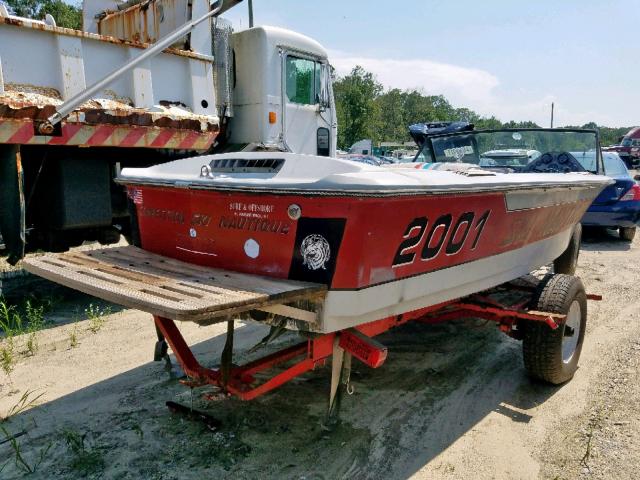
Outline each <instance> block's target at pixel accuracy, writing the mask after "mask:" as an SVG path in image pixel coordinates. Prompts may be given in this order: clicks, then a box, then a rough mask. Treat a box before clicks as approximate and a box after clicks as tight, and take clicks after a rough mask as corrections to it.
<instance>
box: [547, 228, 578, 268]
mask: <svg viewBox="0 0 640 480" xmlns="http://www.w3.org/2000/svg"><path fill="white" fill-rule="evenodd" d="M581 241H582V224H580V223H577V224H576V226H575V227H574V228H573V235H571V240H570V241H569V246H568V247H567V249H566V250H565V251H564V252H562V255H560V256H559V257H558V258H556V259H555V260H554V261H553V271H554V273H564V274H567V275H574V274H575V273H576V267H577V266H578V256H579V255H580V242H581Z"/></svg>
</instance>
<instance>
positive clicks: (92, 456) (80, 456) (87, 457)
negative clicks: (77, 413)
mask: <svg viewBox="0 0 640 480" xmlns="http://www.w3.org/2000/svg"><path fill="white" fill-rule="evenodd" d="M62 436H63V438H64V440H65V442H66V444H67V449H68V450H69V452H70V453H71V455H72V458H71V462H70V463H69V467H71V469H72V470H75V471H77V472H79V473H81V474H83V475H89V474H91V473H95V472H98V471H100V470H102V469H103V468H104V458H103V457H102V452H101V451H100V450H99V449H98V448H96V447H95V446H93V447H91V446H89V445H88V442H87V434H86V433H83V434H80V433H79V432H76V431H75V430H70V429H65V430H63V431H62Z"/></svg>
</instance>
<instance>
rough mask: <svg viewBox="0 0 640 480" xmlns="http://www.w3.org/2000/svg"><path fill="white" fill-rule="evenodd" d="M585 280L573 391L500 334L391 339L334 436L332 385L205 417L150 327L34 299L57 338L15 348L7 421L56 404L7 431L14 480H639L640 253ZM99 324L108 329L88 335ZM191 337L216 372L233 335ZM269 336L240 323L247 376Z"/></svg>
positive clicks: (198, 394) (5, 473)
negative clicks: (544, 375)
mask: <svg viewBox="0 0 640 480" xmlns="http://www.w3.org/2000/svg"><path fill="white" fill-rule="evenodd" d="M578 275H579V276H580V277H581V278H582V279H583V281H584V283H585V286H586V288H587V291H588V292H589V293H595V294H601V295H602V296H603V297H604V299H603V301H601V302H593V301H590V302H589V319H588V325H587V334H586V339H585V343H584V348H583V351H582V358H581V361H580V368H579V370H578V372H577V374H576V376H575V378H574V379H573V380H572V381H571V382H569V383H567V384H565V385H563V386H559V387H552V386H547V385H543V384H540V383H533V382H531V381H530V380H529V379H528V378H527V376H526V374H525V371H524V368H523V365H522V355H521V345H520V343H519V342H517V341H515V340H512V339H510V338H508V337H506V336H505V335H503V334H501V333H500V332H499V331H498V330H497V328H496V326H495V325H493V324H488V325H486V324H483V323H480V322H477V321H459V322H452V323H449V324H441V325H436V326H429V325H423V324H409V325H406V326H403V327H400V328H398V329H397V330H395V331H391V332H389V333H387V334H385V335H383V336H381V337H379V340H380V341H381V342H382V343H384V344H385V345H387V346H388V348H389V356H388V359H387V361H386V363H385V364H384V365H383V366H382V367H381V368H379V369H376V370H371V369H369V368H368V367H364V366H362V365H361V364H358V362H355V363H354V372H353V375H352V380H353V384H354V386H355V393H354V394H353V395H352V396H348V397H346V398H345V399H344V401H343V402H342V414H341V419H342V423H341V424H340V425H338V426H337V427H336V428H335V429H334V430H333V431H330V432H328V431H326V430H325V429H323V428H322V420H323V418H324V414H325V409H326V402H327V392H328V388H329V379H330V369H329V367H325V368H322V369H319V370H317V371H314V372H311V373H309V374H306V375H304V376H303V377H301V378H299V379H297V380H295V381H292V382H290V383H289V384H287V385H285V386H284V387H282V388H280V389H279V390H277V391H275V392H273V393H271V394H267V395H265V396H263V397H260V398H258V399H257V400H254V401H251V402H242V401H239V400H235V399H218V400H207V401H205V400H204V399H203V396H202V394H203V393H207V392H209V391H211V389H210V388H205V387H203V388H198V389H194V390H193V391H191V390H189V389H188V388H185V387H184V386H183V385H181V384H180V383H179V381H178V380H179V377H180V376H181V375H182V374H181V372H180V371H179V369H178V368H177V367H175V362H174V369H173V371H167V369H166V368H165V364H164V363H162V362H153V361H152V358H153V345H154V342H155V339H156V338H155V335H156V334H155V330H154V327H153V323H152V321H151V318H150V316H149V315H147V314H143V313H141V312H138V311H134V310H123V309H120V308H118V307H117V306H115V305H108V304H106V303H103V302H100V301H97V300H96V299H94V298H91V297H88V296H85V295H82V294H78V293H74V292H71V291H69V290H66V289H63V288H59V287H55V286H53V285H52V284H48V283H47V282H44V281H42V282H24V283H22V284H20V285H21V286H20V288H19V289H14V290H13V292H12V293H11V294H10V296H11V297H13V298H14V301H19V294H25V293H28V292H31V293H36V294H37V295H39V296H40V297H41V298H42V297H50V298H51V299H52V301H51V304H52V305H51V307H50V310H49V312H48V313H47V315H46V318H47V320H48V321H49V323H48V325H47V328H45V329H44V330H41V331H40V332H38V333H37V336H36V339H37V344H38V348H37V350H36V351H35V353H34V354H32V355H29V354H27V353H25V350H27V347H26V342H27V340H28V336H27V335H23V336H21V337H18V338H16V339H15V346H14V350H15V352H16V357H15V358H16V360H17V361H16V364H15V368H14V369H13V371H12V372H11V374H10V376H7V375H6V374H4V373H2V372H1V371H0V415H2V416H5V415H7V413H8V412H9V410H10V409H11V408H12V407H14V406H15V405H16V404H18V403H19V401H20V398H21V397H22V396H23V395H25V392H34V393H31V394H29V395H28V398H35V397H36V396H37V395H41V397H40V398H39V399H38V400H37V401H36V402H35V403H36V404H35V405H33V406H31V408H29V409H27V410H26V411H23V412H20V413H17V414H14V415H13V416H11V418H9V419H8V420H6V421H4V422H0V428H2V430H0V442H4V443H2V444H0V468H2V471H0V478H2V479H11V478H22V477H23V476H24V475H26V474H25V471H26V470H28V469H35V472H34V473H32V474H30V475H29V477H28V478H46V479H50V478H54V479H55V478H65V479H68V478H71V479H73V478H108V479H111V478H114V479H183V478H185V479H189V478H193V479H201V478H219V479H224V478H229V479H300V480H301V479H307V480H311V479H313V480H320V479H326V480H328V479H342V478H344V479H409V478H415V479H434V478H435V479H438V478H442V479H503V478H504V479H506V478H509V479H511V478H513V479H534V478H544V479H547V478H548V479H574V478H580V479H583V478H584V479H590V478H594V479H595V478H598V479H614V478H615V479H635V478H639V477H640V368H639V367H640V239H638V238H636V241H635V242H634V243H633V244H628V243H624V242H621V241H620V240H618V239H617V238H616V237H615V236H614V235H608V236H607V235H602V234H598V235H595V236H591V237H588V238H586V239H585V241H584V244H583V249H582V252H581V257H580V267H579V271H578ZM23 280H24V279H22V280H20V281H23ZM13 281H17V280H13ZM11 282H12V280H9V281H7V282H5V288H7V287H10V286H11V285H10V284H11ZM16 292H17V293H16ZM16 296H17V297H16ZM16 298H17V300H16ZM96 309H98V310H99V311H100V312H106V313H108V315H104V316H99V319H98V320H96V319H95V318H94V319H91V318H88V317H91V315H87V312H86V311H85V310H89V311H90V312H91V311H94V312H95V311H97V310H96ZM109 309H110V312H109ZM94 317H95V316H94ZM181 328H182V330H183V333H184V334H185V337H186V338H187V340H188V341H189V343H190V344H191V345H192V346H193V348H194V351H195V352H196V353H197V354H198V355H199V357H200V359H201V360H202V362H203V363H204V364H205V365H210V366H211V365H216V364H217V362H218V361H219V357H220V353H221V351H222V347H223V344H224V332H225V326H224V325H213V326H209V327H197V326H195V325H192V324H182V325H181ZM264 334H265V328H264V327H263V326H261V325H257V324H250V323H246V324H245V323H239V324H238V328H237V330H236V359H235V361H236V362H243V361H246V360H247V359H249V358H252V355H255V354H250V353H249V352H248V350H249V348H250V347H251V346H253V345H254V344H255V343H257V342H258V341H259V340H260V339H261V338H262V337H263V336H264ZM295 340H296V339H295V338H292V337H287V338H281V339H278V340H277V342H276V344H275V345H273V346H272V347H270V348H272V349H275V348H279V347H282V346H283V345H284V344H287V343H289V342H292V341H295ZM260 353H261V354H263V353H264V352H260ZM167 400H172V401H176V402H179V403H182V404H184V405H191V404H192V402H193V405H194V407H196V408H198V409H201V410H206V411H207V412H209V413H210V414H211V415H213V416H215V417H216V418H218V419H219V420H220V421H221V422H222V426H221V428H219V429H218V430H217V431H210V430H209V429H207V427H206V426H205V425H204V424H202V423H200V422H196V421H193V420H189V419H186V418H184V417H182V416H179V415H175V414H171V413H170V412H169V410H168V409H167V408H166V406H165V402H166V401H167ZM27 403H28V401H27ZM7 435H19V436H17V437H16V438H15V441H13V442H12V441H5V440H7ZM3 465H4V466H3Z"/></svg>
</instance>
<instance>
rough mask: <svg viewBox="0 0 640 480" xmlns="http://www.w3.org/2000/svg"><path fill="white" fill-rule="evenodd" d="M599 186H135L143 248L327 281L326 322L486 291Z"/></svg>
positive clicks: (574, 218) (545, 259) (544, 250)
mask: <svg viewBox="0 0 640 480" xmlns="http://www.w3.org/2000/svg"><path fill="white" fill-rule="evenodd" d="M598 191H599V188H595V187H586V186H585V187H580V186H576V187H572V188H566V187H564V188H558V189H556V190H554V189H553V188H545V189H523V190H511V191H508V192H496V191H492V192H484V193H482V192H480V193H478V192H475V193H470V194H464V193H455V194H447V193H440V194H429V193H423V194H411V195H409V194H402V193H398V194H396V195H391V196H388V195H387V196H376V195H361V194H359V195H349V194H348V192H343V193H342V194H340V193H334V194H326V193H324V194H318V193H316V194H314V193H312V192H310V193H309V194H299V193H298V194H295V195H292V194H288V193H287V192H271V193H264V192H256V193H251V192H246V191H244V192H238V191H228V190H227V191H225V190H216V189H180V188H173V187H164V186H155V185H129V186H128V194H129V197H130V198H131V200H132V202H133V204H134V205H135V207H136V212H137V223H138V227H139V231H140V240H141V246H142V248H144V249H145V250H149V251H152V252H155V253H158V254H161V255H166V256H169V257H173V258H177V259H180V260H183V261H187V262H191V263H196V264H200V265H205V266H212V267H218V268H224V269H229V270H234V271H239V272H246V273H253V274H259V275H265V276H271V277H276V278H289V279H296V280H305V281H309V282H316V283H323V284H326V285H328V286H329V294H328V296H327V299H326V302H325V305H324V307H323V310H322V313H321V320H320V327H319V329H320V330H321V331H325V332H328V331H334V330H340V329H343V328H347V327H350V326H354V325H358V324H361V323H366V322H369V321H373V320H377V319H380V318H385V317H388V316H391V315H399V314H402V313H404V312H408V311H412V310H416V309H419V308H423V307H426V306H429V305H434V304H437V303H440V302H443V301H446V300H451V299H454V298H458V297H460V296H464V295H468V294H470V293H474V292H477V291H481V290H483V289H486V288H490V287H492V286H495V285H497V284H500V283H503V282H506V281H509V280H512V279H514V278H517V277H519V276H521V275H523V274H526V273H527V272H529V271H531V270H533V269H535V268H538V267H540V266H542V265H544V264H546V263H549V262H550V261H552V260H554V259H555V258H557V257H558V256H559V255H560V254H561V253H562V252H563V251H564V249H565V248H566V247H567V245H568V242H569V239H570V237H571V232H572V229H573V226H574V225H575V224H576V223H577V222H579V220H580V218H581V217H582V215H583V213H584V211H585V210H586V208H587V207H588V205H589V203H590V201H591V199H592V198H593V197H594V196H595V195H596V194H597V192H598Z"/></svg>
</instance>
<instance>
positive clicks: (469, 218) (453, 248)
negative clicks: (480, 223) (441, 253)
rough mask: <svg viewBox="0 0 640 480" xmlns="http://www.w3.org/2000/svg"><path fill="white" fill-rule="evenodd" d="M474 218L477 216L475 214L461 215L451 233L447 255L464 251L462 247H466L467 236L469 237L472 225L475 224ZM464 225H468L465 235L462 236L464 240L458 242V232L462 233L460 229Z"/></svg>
mask: <svg viewBox="0 0 640 480" xmlns="http://www.w3.org/2000/svg"><path fill="white" fill-rule="evenodd" d="M474 217H475V214H474V213H473V212H465V213H463V214H462V215H460V218H458V222H457V223H456V226H455V227H454V228H453V230H452V231H451V236H450V237H449V242H447V248H446V249H445V252H446V254H447V255H455V254H456V253H458V252H459V251H460V250H462V246H463V245H464V242H466V240H467V235H469V231H470V230H471V224H472V223H473V218H474ZM462 225H466V227H465V229H464V233H463V234H462V238H460V240H458V241H457V242H456V237H457V236H458V232H459V231H460V227H461V226H462Z"/></svg>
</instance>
